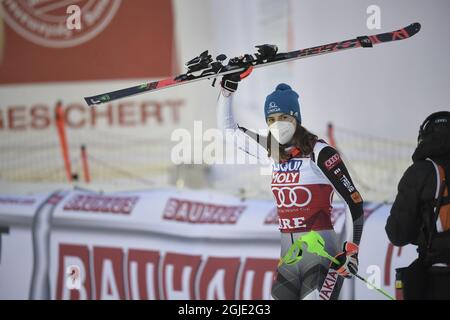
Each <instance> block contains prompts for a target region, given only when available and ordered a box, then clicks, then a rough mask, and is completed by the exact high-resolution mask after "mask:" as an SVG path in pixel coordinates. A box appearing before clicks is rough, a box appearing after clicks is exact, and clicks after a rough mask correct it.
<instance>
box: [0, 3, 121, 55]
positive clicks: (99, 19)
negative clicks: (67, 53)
mask: <svg viewBox="0 0 450 320" xmlns="http://www.w3.org/2000/svg"><path fill="white" fill-rule="evenodd" d="M2 3H3V9H4V19H5V21H6V23H7V24H8V25H9V26H10V27H11V28H12V29H14V31H15V32H17V33H18V34H20V35H21V36H22V37H24V38H25V39H27V40H28V41H31V42H33V43H35V44H37V45H40V46H44V47H53V48H67V47H73V46H77V45H80V44H82V43H84V42H87V41H89V40H91V39H92V38H94V37H95V36H96V35H98V34H99V33H100V32H102V31H103V29H105V27H106V26H107V25H108V24H109V23H110V21H111V20H112V19H113V18H114V15H115V14H116V12H117V10H118V9H119V6H120V0H110V1H94V2H92V1H88V0H81V1H75V4H76V5H77V6H78V7H79V8H80V11H81V14H80V22H81V28H80V29H79V30H77V29H74V30H70V29H69V28H67V26H66V21H67V18H68V17H69V15H68V14H67V7H68V6H69V5H70V3H68V2H67V1H61V0H47V1H17V0H5V1H3V2H2Z"/></svg>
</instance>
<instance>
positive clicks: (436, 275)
mask: <svg viewBox="0 0 450 320" xmlns="http://www.w3.org/2000/svg"><path fill="white" fill-rule="evenodd" d="M425 292H426V296H425V299H428V300H450V267H431V268H430V269H429V270H428V281H427V283H426V289H425Z"/></svg>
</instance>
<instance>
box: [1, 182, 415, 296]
mask: <svg viewBox="0 0 450 320" xmlns="http://www.w3.org/2000/svg"><path fill="white" fill-rule="evenodd" d="M2 199H3V200H2ZM5 199H7V198H6V197H0V226H2V227H3V229H2V230H6V229H7V230H8V233H6V232H4V233H2V234H0V236H1V240H2V242H1V244H2V246H1V254H2V256H1V262H0V282H1V283H2V287H1V288H0V298H3V299H9V298H19V299H27V298H34V299H270V298H271V297H270V288H271V284H272V281H273V276H274V272H275V269H276V266H277V263H278V259H279V250H280V245H279V234H278V230H277V229H278V219H277V216H276V210H275V206H274V204H273V202H272V201H261V200H245V201H242V200H240V199H238V198H234V197H231V196H225V195H221V194H217V193H213V192H209V191H179V190H176V189H163V190H151V191H142V192H130V193H116V194H108V195H105V194H96V193H87V192H81V191H64V192H56V193H54V194H53V195H52V196H50V195H47V196H41V197H35V198H33V197H9V198H8V199H9V200H8V204H5V205H4V206H3V205H2V201H3V202H7V201H6V200H5ZM33 200H34V202H33V203H35V205H29V206H28V210H24V209H21V208H20V206H21V205H22V206H23V203H24V202H25V203H28V202H29V203H31V202H32V201H33ZM16 207H17V208H16ZM20 210H22V211H20ZM389 210H390V205H383V204H375V203H369V204H366V207H365V215H366V224H365V231H364V233H363V238H362V242H361V248H360V274H361V275H362V276H363V277H368V278H369V280H370V281H373V282H374V283H375V284H376V285H379V286H382V287H383V288H384V289H386V290H387V291H388V292H390V293H391V294H394V277H395V268H397V267H400V266H405V265H407V264H408V263H409V262H410V261H412V260H413V259H414V256H415V252H414V249H413V247H410V246H408V247H405V248H402V249H400V248H396V247H393V246H392V245H390V244H389V241H388V239H387V237H386V235H385V232H384V225H385V221H386V219H387V215H388V213H389ZM345 212H346V209H345V207H344V206H343V204H342V203H335V205H334V209H333V215H332V220H333V222H334V225H335V230H336V232H338V233H341V234H345V233H346V232H345V228H344V221H345ZM20 216H27V217H28V220H27V221H25V222H24V220H23V219H22V220H20V219H17V217H20ZM5 228H6V229H5ZM341 239H345V236H344V235H343V236H341ZM18 250H20V251H18ZM17 252H21V254H20V255H19V254H17ZM346 282H347V283H346V286H345V288H344V290H343V292H342V294H341V298H343V299H383V296H381V295H380V294H379V293H377V292H375V291H374V290H371V289H368V288H366V287H365V285H364V284H363V283H359V282H357V283H355V284H354V286H353V285H352V282H351V281H346ZM3 284H5V285H3Z"/></svg>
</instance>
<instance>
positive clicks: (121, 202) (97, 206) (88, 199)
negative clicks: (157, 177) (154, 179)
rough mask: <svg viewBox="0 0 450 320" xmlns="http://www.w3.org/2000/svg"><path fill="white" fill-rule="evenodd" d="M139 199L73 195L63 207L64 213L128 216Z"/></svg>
mask: <svg viewBox="0 0 450 320" xmlns="http://www.w3.org/2000/svg"><path fill="white" fill-rule="evenodd" d="M138 200H139V197H118V196H97V195H95V196H94V195H92V196H91V195H81V194H78V195H75V196H73V197H72V198H71V199H69V200H68V201H67V203H66V204H65V205H64V207H63V210H64V211H89V212H100V213H116V214H117V213H118V214H130V213H131V211H132V210H133V208H134V206H135V205H136V203H137V201H138Z"/></svg>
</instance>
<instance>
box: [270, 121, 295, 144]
mask: <svg viewBox="0 0 450 320" xmlns="http://www.w3.org/2000/svg"><path fill="white" fill-rule="evenodd" d="M269 130H270V133H271V134H272V135H273V137H274V138H275V139H276V140H277V141H278V142H279V143H280V144H286V143H288V142H289V141H291V139H292V137H293V136H294V133H295V125H294V124H293V123H292V122H289V121H276V122H274V123H272V124H271V125H270V126H269Z"/></svg>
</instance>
